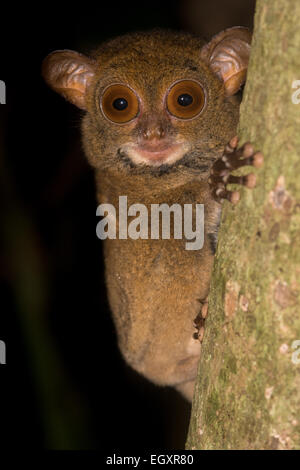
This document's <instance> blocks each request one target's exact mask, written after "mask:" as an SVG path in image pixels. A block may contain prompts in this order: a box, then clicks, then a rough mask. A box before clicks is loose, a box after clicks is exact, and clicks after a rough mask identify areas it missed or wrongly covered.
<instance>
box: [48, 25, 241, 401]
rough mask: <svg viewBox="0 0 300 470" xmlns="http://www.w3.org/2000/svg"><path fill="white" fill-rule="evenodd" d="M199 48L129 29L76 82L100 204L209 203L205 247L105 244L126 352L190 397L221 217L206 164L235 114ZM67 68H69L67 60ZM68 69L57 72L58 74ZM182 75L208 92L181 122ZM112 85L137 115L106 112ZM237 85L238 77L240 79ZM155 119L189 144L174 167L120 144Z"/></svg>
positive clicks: (232, 126) (231, 128) (178, 37)
mask: <svg viewBox="0 0 300 470" xmlns="http://www.w3.org/2000/svg"><path fill="white" fill-rule="evenodd" d="M237 29H239V28H237ZM234 34H235V33H234V31H233V35H234ZM243 34H244V33H243ZM246 34H248V33H246ZM238 35H240V31H238ZM221 39H222V38H221ZM214 41H215V43H218V42H219V41H218V40H217V41H216V39H214ZM226 41H227V42H226V44H225V45H227V44H228V42H229V43H230V34H228V33H227V34H226ZM235 41H237V40H236V39H235ZM202 46H203V43H202V42H201V40H200V39H199V38H198V37H196V36H193V35H191V34H188V33H176V32H171V31H163V30H155V31H151V32H145V33H135V34H128V35H126V36H122V37H119V38H116V39H113V40H111V41H108V42H106V43H104V44H102V45H101V46H100V47H99V48H98V49H97V50H96V51H95V52H94V53H92V54H91V57H90V59H89V65H88V67H89V70H90V66H91V65H90V64H91V63H93V64H94V65H93V67H94V74H93V75H92V76H90V74H88V75H87V76H85V75H82V76H81V80H80V83H79V85H78V81H77V82H76V87H77V88H76V90H78V89H79V93H81V98H80V100H81V101H80V102H81V103H82V96H83V95H82V93H85V94H84V103H85V105H84V106H85V109H86V111H87V112H86V114H85V116H84V118H83V123H82V141H83V145H84V149H85V153H86V156H87V158H88V160H89V162H90V164H91V165H92V166H93V167H94V168H95V175H96V183H97V198H98V201H99V203H110V204H113V205H114V206H115V207H116V208H118V203H119V200H118V198H119V196H120V195H126V196H127V197H128V206H129V205H131V204H133V203H143V204H145V205H146V206H147V207H148V208H150V204H152V203H166V204H169V205H172V204H174V203H179V204H180V205H183V204H193V205H195V203H202V204H204V205H205V242H204V246H203V248H202V249H201V250H198V251H197V250H196V251H188V250H186V249H185V241H186V240H184V239H183V240H175V239H174V238H171V240H151V239H147V240H142V239H138V240H132V239H130V238H128V239H125V240H119V239H118V238H117V239H115V240H111V239H107V240H105V242H104V254H105V265H106V283H107V289H108V296H109V302H110V307H111V310H112V314H113V318H114V322H115V325H116V331H117V335H118V341H119V346H120V350H121V352H122V354H123V356H124V358H125V359H126V361H127V362H128V363H129V364H130V365H131V366H132V367H133V368H134V369H135V370H137V371H138V372H140V373H141V374H143V375H144V376H145V377H146V378H148V379H149V380H151V381H153V382H154V383H156V384H159V385H171V386H174V387H176V388H177V389H178V390H179V391H181V393H183V394H184V395H185V396H186V397H187V398H188V399H191V398H192V393H193V386H194V380H195V377H196V374H197V364H198V361H199V355H200V349H201V345H200V342H199V341H198V340H196V339H194V337H193V334H194V332H195V326H194V319H195V318H196V316H197V315H198V313H199V309H200V307H201V300H203V299H205V298H206V296H207V294H208V290H209V282H210V276H211V270H212V264H213V248H212V245H213V244H214V239H215V238H216V233H217V230H218V222H219V216H220V205H219V204H218V203H216V202H215V201H214V200H213V198H212V196H211V194H210V190H209V185H208V177H209V171H210V168H211V166H212V163H213V162H214V161H215V160H216V159H217V158H218V157H220V156H221V155H222V152H223V149H224V147H225V145H226V143H227V142H228V141H229V140H230V139H231V138H232V137H233V136H234V135H235V132H236V127H237V122H238V115H239V102H238V100H237V99H236V97H234V96H227V95H228V92H227V93H226V90H225V86H224V83H223V81H222V79H221V78H220V74H217V73H216V71H215V67H216V66H215V67H214V70H213V67H211V64H210V62H209V58H204V55H203V57H201V48H202ZM247 46H248V44H247ZM226 47H227V46H226ZM238 47H240V46H238ZM238 47H237V49H238ZM221 52H222V51H221ZM235 52H236V53H237V54H238V53H239V51H238V50H237V51H235ZM222 53H223V52H222ZM243 54H245V51H244V52H243ZM230 55H231V56H232V55H233V52H232V51H231V52H230ZM55 60H56V59H55ZM80 60H82V56H80ZM46 61H47V59H46ZM217 65H218V64H217ZM243 66H245V64H243ZM51 67H52V66H51ZM51 67H50V65H49V64H48V63H46V65H45V66H44V76H45V78H46V80H47V77H48V80H47V81H48V83H49V84H50V85H51V86H52V87H53V88H55V86H54V82H55V77H53V73H52V76H51V79H50V78H49V76H50V75H49V69H50V68H51ZM61 67H62V66H61ZM64 67H66V68H67V69H68V64H67V65H66V60H65V62H64ZM51 70H53V68H52V69H51ZM64 70H65V69H63V68H61V69H60V73H61V75H62V74H63V73H65V72H64ZM68 70H69V69H68ZM227 72H228V70H226V73H227ZM55 73H56V72H55ZM68 73H69V72H68ZM72 73H73V72H72ZM218 75H219V76H218ZM70 77H71V78H70ZM181 79H189V80H197V81H199V82H200V83H201V84H202V86H203V87H204V89H205V91H206V105H205V109H204V111H203V112H201V114H200V115H199V116H197V118H195V119H192V120H179V119H176V118H175V117H173V116H170V115H168V114H167V113H166V110H165V107H164V99H163V97H164V95H165V93H166V90H168V89H169V87H170V86H171V85H172V84H173V83H174V82H175V81H177V80H181ZM68 80H69V81H68V82H66V83H67V84H63V85H61V84H60V85H59V86H60V87H61V88H62V87H64V90H63V91H60V90H57V86H56V88H55V89H56V90H57V91H60V92H61V93H62V94H63V95H64V96H66V93H65V89H67V87H68V86H70V80H71V81H72V80H73V75H72V76H71V75H70V73H69V75H68ZM112 83H124V84H127V85H128V86H130V87H131V88H132V89H134V90H135V91H136V93H137V94H138V95H139V96H141V97H142V99H143V113H142V114H141V116H140V117H139V118H138V119H134V120H133V121H131V122H129V123H127V124H122V125H120V124H116V123H113V122H110V121H109V120H107V119H106V118H105V117H104V116H103V113H102V112H101V109H100V105H99V103H100V97H101V94H102V92H103V90H104V89H105V88H106V87H107V86H108V85H110V84H112ZM241 84H242V81H241V83H240V82H238V86H240V85H241ZM72 86H73V85H72ZM78 86H79V88H78ZM82 90H83V91H82ZM72 93H73V94H72V96H74V92H72ZM76 94H77V91H76V93H75V95H76ZM67 98H68V96H67ZM68 99H71V98H68ZM72 100H73V102H74V99H73V98H72ZM78 105H79V103H78ZM153 126H154V127H155V126H156V127H157V126H159V127H160V128H162V129H163V131H164V135H167V136H168V138H169V139H170V140H172V141H176V139H181V140H183V141H184V142H186V143H187V145H188V150H187V152H186V153H185V155H184V156H183V157H182V158H180V159H179V160H177V161H176V162H174V163H172V164H168V165H167V164H162V165H160V166H151V165H146V164H136V163H134V162H133V161H132V159H131V158H130V156H128V155H127V154H126V152H125V153H124V152H123V151H122V147H123V146H124V145H125V144H128V143H136V142H137V141H139V139H141V138H142V137H141V136H142V135H143V132H144V130H145V129H147V128H149V127H152V128H153ZM149 211H150V209H149Z"/></svg>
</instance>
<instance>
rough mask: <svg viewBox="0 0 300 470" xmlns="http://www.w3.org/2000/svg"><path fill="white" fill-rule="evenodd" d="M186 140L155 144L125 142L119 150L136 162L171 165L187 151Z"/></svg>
mask: <svg viewBox="0 0 300 470" xmlns="http://www.w3.org/2000/svg"><path fill="white" fill-rule="evenodd" d="M189 150H190V145H189V144H187V143H186V142H175V143H170V142H166V143H163V144H157V145H145V144H144V145H138V144H125V145H124V146H123V147H122V148H121V149H120V152H121V153H122V154H125V155H126V156H127V157H128V158H130V160H131V161H132V162H133V163H134V164H136V165H139V164H143V165H148V166H156V167H157V166H161V165H171V164H173V163H175V162H176V161H178V160H180V159H181V158H182V157H183V156H184V155H185V154H186V153H187V152H188V151H189Z"/></svg>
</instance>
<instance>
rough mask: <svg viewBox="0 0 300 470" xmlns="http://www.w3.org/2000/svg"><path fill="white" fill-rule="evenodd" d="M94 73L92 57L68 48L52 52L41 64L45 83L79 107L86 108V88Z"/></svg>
mask: <svg viewBox="0 0 300 470" xmlns="http://www.w3.org/2000/svg"><path fill="white" fill-rule="evenodd" d="M94 73H95V62H94V60H93V59H91V58H89V57H87V56H85V55H83V54H80V53H79V52H75V51H69V50H62V51H54V52H52V53H51V54H49V55H48V56H47V57H46V59H45V60H44V62H43V65H42V76H43V78H44V79H45V81H46V83H47V84H48V85H49V86H50V87H51V88H52V89H53V90H54V91H57V93H60V94H61V95H62V96H63V97H64V98H66V99H67V100H68V101H70V102H71V103H73V104H75V105H76V106H78V107H79V108H81V109H86V103H85V95H86V90H87V88H88V86H89V84H90V82H91V80H92V78H93V76H94Z"/></svg>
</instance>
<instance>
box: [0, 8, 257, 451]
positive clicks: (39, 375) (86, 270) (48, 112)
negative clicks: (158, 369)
mask: <svg viewBox="0 0 300 470" xmlns="http://www.w3.org/2000/svg"><path fill="white" fill-rule="evenodd" d="M226 3H227V4H226ZM241 3H242V4H243V6H241V5H240V4H241ZM253 8H254V2H253V1H251V0H249V1H245V2H239V1H237V0H236V1H234V0H231V1H228V2H224V1H223V2H221V1H217V0H214V1H210V2H204V1H202V2H201V1H200V0H199V1H197V0H187V1H179V0H178V1H174V0H173V1H156V0H155V1H154V0H153V1H151V3H150V2H139V3H138V4H136V3H133V2H122V3H121V2H107V3H104V2H96V3H94V2H82V3H81V4H77V5H76V4H73V3H72V2H71V3H69V2H68V3H67V2H66V3H64V2H60V3H57V4H55V3H54V2H51V3H48V2H45V3H43V4H36V3H33V4H28V3H26V4H25V5H24V4H22V5H21V6H20V4H11V5H6V6H5V7H4V11H3V7H2V13H1V16H2V19H1V23H2V27H1V61H0V67H1V68H0V79H1V80H4V81H5V83H6V89H7V104H6V105H2V106H1V107H0V124H1V130H0V152H1V159H0V191H1V192H0V223H1V226H0V244H1V245H0V281H1V285H0V293H1V307H0V309H1V310H0V315H1V317H0V339H1V340H4V341H5V343H6V347H7V364H6V365H0V377H1V386H0V387H1V389H0V391H1V407H2V410H1V423H2V424H1V430H2V432H3V438H2V441H1V443H2V444H3V447H4V446H9V447H10V446H13V447H24V448H35V449H38V448H40V449H42V448H48V449H49V448H52V449H53V448H55V449H59V448H62V449H72V448H73V449H88V448H91V449H105V450H107V451H109V449H112V450H114V451H118V450H121V449H126V448H132V447H134V448H139V449H142V450H145V449H151V448H168V449H172V448H183V447H184V440H185V436H186V432H187V427H188V419H189V412H190V409H189V405H188V404H187V403H186V402H185V400H183V399H182V398H181V397H180V396H179V395H178V394H177V393H176V392H175V391H173V390H171V389H167V388H166V389H161V388H158V387H155V386H154V385H152V384H150V383H148V382H147V381H146V380H145V379H143V378H141V377H140V376H138V375H137V374H136V373H135V372H133V371H132V370H131V369H130V368H129V367H128V366H127V365H126V364H125V363H124V361H123V359H122V358H121V356H120V353H119V351H118V348H117V343H116V337H115V332H114V327H113V324H112V321H111V319H110V313H109V308H108V305H107V299H106V293H105V286H104V280H103V261H102V247H101V242H100V241H99V240H98V239H97V238H96V235H95V227H96V223H97V219H96V216H95V211H96V201H95V188H94V179H93V172H92V170H91V169H90V168H89V167H88V165H87V163H86V161H85V158H84V155H83V153H82V149H81V143H80V135H79V126H80V118H81V112H80V111H79V110H77V109H76V108H75V107H73V106H72V105H70V104H68V103H66V102H65V101H64V100H63V99H62V98H61V97H59V96H58V95H56V94H55V93H53V92H52V91H51V90H49V89H48V88H47V87H46V85H45V84H44V83H43V81H42V78H41V76H40V68H41V63H42V60H43V58H44V57H45V56H46V55H47V54H48V53H49V52H51V51H53V50H55V49H74V50H78V51H81V52H87V51H88V50H89V49H91V48H93V47H95V46H96V45H97V44H99V43H101V41H103V40H104V39H107V38H110V37H113V36H115V35H119V34H122V33H125V32H128V31H134V30H142V29H149V28H153V27H157V26H159V27H169V28H173V29H190V30H193V31H196V32H200V33H202V35H204V36H207V37H209V36H210V35H212V34H213V33H215V32H217V31H219V30H220V29H222V28H224V27H227V26H231V25H237V24H240V25H251V22H252V16H253ZM206 18H207V20H206ZM4 416H5V417H6V419H5V421H4V419H3V418H4Z"/></svg>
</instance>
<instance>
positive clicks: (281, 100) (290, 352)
mask: <svg viewBox="0 0 300 470" xmlns="http://www.w3.org/2000/svg"><path fill="white" fill-rule="evenodd" d="M254 23H255V26H254V35H253V41H252V52H251V58H250V64H249V69H248V78H247V84H246V87H245V93H244V99H243V103H242V105H241V119H240V127H239V135H240V138H241V139H240V142H241V143H243V142H244V141H246V140H249V141H251V142H252V143H253V144H254V146H255V148H256V149H259V150H261V151H262V152H263V153H264V156H265V163H264V167H263V168H262V169H260V170H258V172H257V173H258V184H257V187H256V188H255V189H253V190H249V189H244V190H242V191H241V196H242V197H241V199H242V200H241V201H240V203H239V204H238V205H237V206H231V205H230V204H229V203H227V202H226V203H225V204H224V208H223V214H222V224H221V229H220V232H219V245H218V251H217V255H216V260H215V265H214V272H213V277H212V283H211V290H210V297H209V312H208V318H207V320H206V331H205V338H204V343H203V347H202V356H201V359H200V364H199V374H198V380H197V384H196V389H195V396H194V402H193V408H192V417H191V424H190V429H189V434H188V440H187V448H188V449H299V448H300V341H298V342H297V340H300V295H299V292H300V286H299V278H300V250H299V247H300V177H299V175H300V157H299V153H300V132H299V130H300V103H299V104H297V101H299V102H300V99H299V98H300V93H299V94H298V96H297V90H296V88H293V86H294V87H295V86H296V85H297V86H298V88H300V81H299V83H298V84H296V83H294V82H295V80H297V79H298V80H300V28H299V25H300V2H299V1H298V0H276V1H275V2H274V1H273V0H258V1H257V6H256V14H255V21H254ZM299 91H300V90H299ZM293 101H294V102H293Z"/></svg>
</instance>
